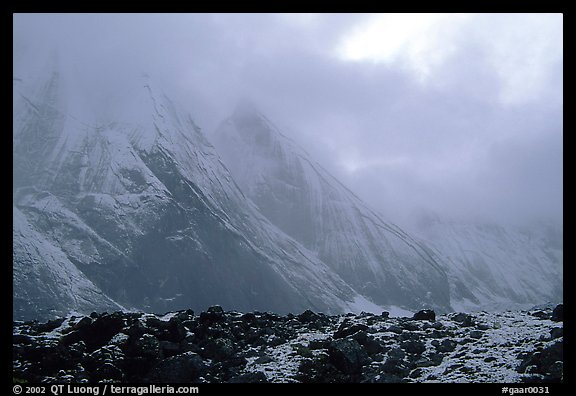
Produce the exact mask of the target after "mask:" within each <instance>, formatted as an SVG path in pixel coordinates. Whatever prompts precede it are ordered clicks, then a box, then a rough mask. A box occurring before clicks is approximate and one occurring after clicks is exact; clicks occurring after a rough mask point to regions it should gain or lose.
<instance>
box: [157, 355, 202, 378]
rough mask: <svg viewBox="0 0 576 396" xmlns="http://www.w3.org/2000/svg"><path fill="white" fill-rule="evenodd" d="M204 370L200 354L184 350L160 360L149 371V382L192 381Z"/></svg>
mask: <svg viewBox="0 0 576 396" xmlns="http://www.w3.org/2000/svg"><path fill="white" fill-rule="evenodd" d="M205 370H206V365H205V364H204V361H203V360H202V359H201V358H200V356H198V355H197V354H196V353H194V352H185V353H182V354H180V355H176V356H172V357H169V358H167V359H164V360H162V361H160V362H159V363H158V364H157V365H156V366H154V367H153V368H152V370H151V371H150V375H149V380H150V381H149V382H157V383H187V382H194V381H196V380H198V378H199V377H200V376H201V375H202V373H204V371H205Z"/></svg>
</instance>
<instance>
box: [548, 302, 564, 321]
mask: <svg viewBox="0 0 576 396" xmlns="http://www.w3.org/2000/svg"><path fill="white" fill-rule="evenodd" d="M550 320H552V321H554V322H562V321H563V320H564V304H558V305H557V306H556V308H554V311H552V317H551V318H550Z"/></svg>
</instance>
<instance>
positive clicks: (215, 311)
mask: <svg viewBox="0 0 576 396" xmlns="http://www.w3.org/2000/svg"><path fill="white" fill-rule="evenodd" d="M225 319H226V316H225V314H224V309H222V307H221V306H220V305H214V306H212V307H210V308H208V309H207V310H206V312H201V313H200V322H201V323H204V324H210V323H213V322H221V321H223V320H225Z"/></svg>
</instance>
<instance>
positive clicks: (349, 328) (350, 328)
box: [332, 322, 368, 340]
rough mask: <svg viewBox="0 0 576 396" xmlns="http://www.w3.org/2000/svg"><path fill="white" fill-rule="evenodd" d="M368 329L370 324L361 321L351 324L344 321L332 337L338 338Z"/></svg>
mask: <svg viewBox="0 0 576 396" xmlns="http://www.w3.org/2000/svg"><path fill="white" fill-rule="evenodd" d="M366 330H368V326H366V325H363V324H359V323H356V324H353V325H350V324H349V323H346V322H344V323H342V324H341V325H340V326H339V327H338V330H336V332H335V333H334V335H333V336H332V338H334V339H335V340H337V339H339V338H345V337H348V336H350V335H353V334H355V333H357V332H359V331H366Z"/></svg>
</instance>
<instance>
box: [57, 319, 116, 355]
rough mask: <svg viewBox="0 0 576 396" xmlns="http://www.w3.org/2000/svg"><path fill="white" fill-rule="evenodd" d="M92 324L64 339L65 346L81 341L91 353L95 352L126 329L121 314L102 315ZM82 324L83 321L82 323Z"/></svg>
mask: <svg viewBox="0 0 576 396" xmlns="http://www.w3.org/2000/svg"><path fill="white" fill-rule="evenodd" d="M88 320H90V321H91V323H88V322H84V324H83V325H82V326H81V327H80V328H78V329H76V330H73V331H72V332H70V333H68V334H66V335H65V336H64V337H62V342H63V343H64V344H65V345H71V344H74V343H77V342H79V341H84V343H85V344H86V347H87V348H88V350H89V351H93V350H95V349H97V348H100V347H101V346H103V345H106V344H107V343H108V342H109V341H110V340H111V339H112V337H114V336H115V335H116V334H118V333H119V332H120V331H122V329H123V328H124V324H125V322H124V318H123V316H122V313H121V312H116V313H113V314H110V315H108V314H104V315H101V316H100V317H99V318H97V319H96V320H94V321H92V320H91V319H89V318H88ZM80 322H82V321H80Z"/></svg>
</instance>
